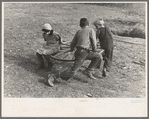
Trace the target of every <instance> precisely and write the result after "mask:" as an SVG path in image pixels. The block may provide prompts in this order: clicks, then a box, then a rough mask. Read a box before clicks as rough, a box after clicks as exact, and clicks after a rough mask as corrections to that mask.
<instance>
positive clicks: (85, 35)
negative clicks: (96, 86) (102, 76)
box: [70, 18, 102, 79]
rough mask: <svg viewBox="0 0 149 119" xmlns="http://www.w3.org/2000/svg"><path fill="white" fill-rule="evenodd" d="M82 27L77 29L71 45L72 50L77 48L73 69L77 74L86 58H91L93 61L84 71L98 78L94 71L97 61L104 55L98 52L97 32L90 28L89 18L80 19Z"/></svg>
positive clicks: (91, 76)
mask: <svg viewBox="0 0 149 119" xmlns="http://www.w3.org/2000/svg"><path fill="white" fill-rule="evenodd" d="M80 27H81V30H79V31H77V33H76V34H75V36H74V38H73V40H72V42H71V45H70V51H73V50H74V49H75V48H76V51H75V53H74V55H75V63H74V65H73V67H72V68H71V71H72V72H73V74H75V72H76V71H77V70H78V69H79V68H80V66H81V65H82V64H83V62H84V61H85V60H91V63H90V64H89V66H88V68H87V69H86V70H85V71H84V73H85V74H86V75H87V76H88V77H90V78H92V79H96V78H95V77H94V76H93V72H94V69H95V67H96V65H97V63H98V62H99V61H100V60H101V59H102V56H101V55H100V54H99V53H97V52H96V48H97V46H96V34H95V31H94V30H93V29H92V28H89V22H88V20H87V18H81V19H80Z"/></svg>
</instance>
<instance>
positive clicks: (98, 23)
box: [94, 19, 104, 25]
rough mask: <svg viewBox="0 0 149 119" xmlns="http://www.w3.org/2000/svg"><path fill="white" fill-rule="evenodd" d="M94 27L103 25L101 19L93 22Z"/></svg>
mask: <svg viewBox="0 0 149 119" xmlns="http://www.w3.org/2000/svg"><path fill="white" fill-rule="evenodd" d="M94 25H104V21H103V19H98V20H96V21H95V22H94Z"/></svg>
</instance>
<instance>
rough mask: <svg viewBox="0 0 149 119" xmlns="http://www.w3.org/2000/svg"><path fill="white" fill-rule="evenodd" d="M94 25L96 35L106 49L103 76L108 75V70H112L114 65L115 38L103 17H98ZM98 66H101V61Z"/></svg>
mask: <svg viewBox="0 0 149 119" xmlns="http://www.w3.org/2000/svg"><path fill="white" fill-rule="evenodd" d="M94 25H95V27H96V29H97V31H96V37H97V38H98V39H99V43H100V46H101V48H102V49H104V50H105V52H104V55H103V60H104V66H103V72H102V76H103V77H106V72H109V71H110V68H111V65H112V57H113V38H112V34H111V32H110V30H109V28H108V27H107V26H105V23H104V21H103V19H98V20H96V21H95V22H94ZM97 67H100V63H99V64H98V66H97Z"/></svg>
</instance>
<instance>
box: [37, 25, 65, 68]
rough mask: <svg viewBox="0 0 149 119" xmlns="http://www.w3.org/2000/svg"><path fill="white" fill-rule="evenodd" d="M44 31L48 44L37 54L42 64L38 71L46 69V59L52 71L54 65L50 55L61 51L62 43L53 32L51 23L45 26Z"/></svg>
mask: <svg viewBox="0 0 149 119" xmlns="http://www.w3.org/2000/svg"><path fill="white" fill-rule="evenodd" d="M42 31H43V34H42V35H43V38H44V40H45V41H46V43H45V44H44V45H43V47H42V48H39V49H38V50H37V52H36V55H37V58H38V60H39V62H40V65H39V66H38V67H37V68H36V69H37V70H39V69H44V68H45V64H44V60H43V57H44V58H45V59H46V60H47V62H48V67H47V69H49V70H51V68H52V66H53V64H52V62H51V61H50V57H49V55H52V54H55V53H57V52H58V51H59V50H60V46H61V43H62V41H61V37H60V36H59V34H58V33H56V32H55V31H53V30H52V27H51V25H50V24H49V23H46V24H44V25H43V29H42Z"/></svg>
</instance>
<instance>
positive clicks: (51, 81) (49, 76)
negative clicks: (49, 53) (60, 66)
mask: <svg viewBox="0 0 149 119" xmlns="http://www.w3.org/2000/svg"><path fill="white" fill-rule="evenodd" d="M54 80H55V76H54V75H53V74H51V75H48V80H47V82H48V84H49V86H51V87H53V86H54V84H53V82H54Z"/></svg>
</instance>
